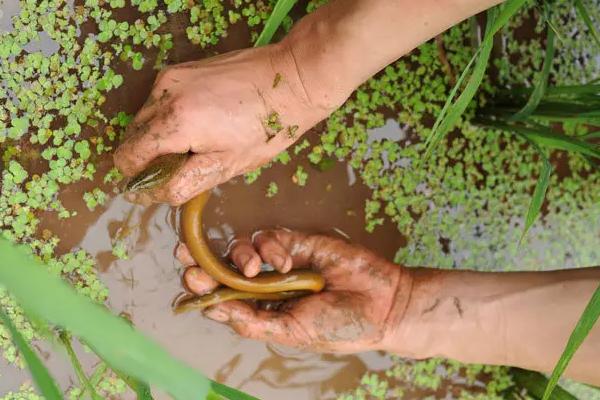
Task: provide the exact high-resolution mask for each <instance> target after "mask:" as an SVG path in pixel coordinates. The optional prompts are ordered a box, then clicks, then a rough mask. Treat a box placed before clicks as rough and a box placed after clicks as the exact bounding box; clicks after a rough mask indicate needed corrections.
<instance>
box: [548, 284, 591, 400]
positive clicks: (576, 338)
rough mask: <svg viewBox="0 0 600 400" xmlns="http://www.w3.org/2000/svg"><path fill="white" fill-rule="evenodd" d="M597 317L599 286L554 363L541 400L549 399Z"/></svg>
mask: <svg viewBox="0 0 600 400" xmlns="http://www.w3.org/2000/svg"><path fill="white" fill-rule="evenodd" d="M598 317H600V286H599V287H598V288H597V289H596V291H595V292H594V294H593V295H592V298H591V299H590V301H589V303H588V305H587V306H586V307H585V310H583V314H582V315H581V317H580V318H579V321H578V322H577V325H575V329H573V332H572V333H571V336H570V337H569V340H568V341H567V345H566V346H565V349H564V350H563V353H562V355H561V356H560V358H559V360H558V362H557V363H556V366H555V367H554V370H553V371H552V375H550V380H549V382H548V386H546V391H545V392H544V397H543V399H542V400H549V399H550V395H551V394H552V392H553V390H554V388H555V387H556V385H557V383H558V379H559V378H560V376H561V375H562V374H563V372H565V369H566V368H567V365H568V364H569V362H570V361H571V359H572V358H573V355H574V354H575V352H576V351H577V349H578V348H579V346H581V344H582V343H583V341H584V340H585V338H586V337H587V335H588V334H589V333H590V331H591V330H592V328H593V327H594V325H595V324H596V322H597V321H598Z"/></svg>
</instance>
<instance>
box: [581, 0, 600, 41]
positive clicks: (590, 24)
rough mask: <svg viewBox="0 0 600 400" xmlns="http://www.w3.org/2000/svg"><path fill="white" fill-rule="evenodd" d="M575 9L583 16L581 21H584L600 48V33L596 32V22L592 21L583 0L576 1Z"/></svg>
mask: <svg viewBox="0 0 600 400" xmlns="http://www.w3.org/2000/svg"><path fill="white" fill-rule="evenodd" d="M575 9H576V10H577V13H579V15H580V16H581V19H583V22H585V25H586V26H587V28H588V29H589V30H590V34H591V35H592V37H593V38H594V41H595V42H596V44H597V45H598V47H600V33H598V31H597V30H596V27H595V26H594V22H593V21H592V18H591V17H590V14H589V13H588V11H587V9H586V8H585V5H584V4H583V2H582V1H581V0H575Z"/></svg>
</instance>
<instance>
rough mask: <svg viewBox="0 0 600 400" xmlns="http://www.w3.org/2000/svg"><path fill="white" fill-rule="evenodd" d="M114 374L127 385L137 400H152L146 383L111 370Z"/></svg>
mask: <svg viewBox="0 0 600 400" xmlns="http://www.w3.org/2000/svg"><path fill="white" fill-rule="evenodd" d="M113 371H115V374H117V376H118V377H119V379H121V380H122V381H123V382H125V383H126V384H127V386H129V387H130V388H131V390H133V391H134V393H135V395H136V397H137V400H153V399H152V391H151V390H150V386H148V384H147V383H145V382H142V381H140V380H139V379H135V378H133V377H131V376H129V375H126V374H124V373H122V372H120V371H118V370H116V369H113Z"/></svg>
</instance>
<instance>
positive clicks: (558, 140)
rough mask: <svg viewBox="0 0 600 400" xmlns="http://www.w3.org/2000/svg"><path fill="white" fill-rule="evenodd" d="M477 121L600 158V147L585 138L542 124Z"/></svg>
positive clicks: (540, 141)
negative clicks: (557, 130) (566, 133)
mask: <svg viewBox="0 0 600 400" xmlns="http://www.w3.org/2000/svg"><path fill="white" fill-rule="evenodd" d="M475 123H477V124H480V125H482V126H487V127H489V128H493V129H499V130H502V131H505V132H514V133H517V134H520V135H522V136H523V137H525V138H527V139H530V140H532V141H534V142H535V143H536V144H538V145H541V146H544V147H547V148H550V149H555V150H564V151H570V152H575V153H580V154H582V155H585V156H589V157H593V158H598V159H600V147H599V146H598V145H594V144H592V143H587V142H584V141H583V140H581V139H579V138H577V137H572V136H567V135H565V134H563V133H560V132H556V131H553V130H552V129H550V128H548V127H545V126H541V125H531V124H530V125H529V126H527V125H516V124H508V123H505V122H501V121H498V120H490V119H483V118H480V119H478V120H476V121H475Z"/></svg>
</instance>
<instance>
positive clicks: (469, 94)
mask: <svg viewBox="0 0 600 400" xmlns="http://www.w3.org/2000/svg"><path fill="white" fill-rule="evenodd" d="M494 10H495V9H494ZM494 10H491V12H488V27H487V30H486V35H485V37H484V40H483V43H482V45H481V47H480V51H479V52H478V53H476V54H475V56H474V58H475V57H476V63H475V66H474V67H473V72H472V74H471V76H470V77H469V80H468V81H467V84H466V86H465V89H464V90H463V92H462V93H461V94H460V96H458V98H457V99H456V102H455V103H453V104H451V105H448V104H449V102H450V101H452V98H453V97H454V95H456V92H457V90H458V87H459V84H460V83H461V82H462V79H463V78H464V77H463V75H464V74H465V71H463V74H461V77H460V78H459V81H458V82H457V84H456V85H455V86H454V88H453V89H452V92H451V93H450V97H449V98H448V99H447V100H446V104H445V105H444V108H443V109H442V112H441V113H440V115H439V116H438V119H437V120H436V122H435V124H434V126H433V129H432V131H431V135H430V136H429V138H428V140H427V141H426V142H425V143H426V150H425V156H424V159H425V160H426V159H427V158H429V156H430V155H431V153H432V151H433V149H434V148H435V147H436V146H437V145H438V143H439V142H440V141H441V140H442V138H443V137H444V136H445V135H446V134H447V133H448V132H449V131H450V129H452V128H453V127H454V125H455V124H456V122H457V121H458V119H459V118H460V116H461V115H462V114H463V112H464V111H465V109H466V108H467V106H468V105H469V103H470V102H471V100H473V97H474V96H475V93H476V92H477V89H478V88H479V86H480V85H481V81H482V80H483V76H484V74H485V70H486V68H487V64H488V61H489V58H490V55H491V52H492V47H493V44H494V42H493V41H492V40H490V39H489V36H488V33H489V31H490V29H491V28H490V27H491V26H492V24H494V15H495V12H494ZM469 64H470V63H469ZM465 70H466V69H465ZM444 110H447V111H446V113H444Z"/></svg>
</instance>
